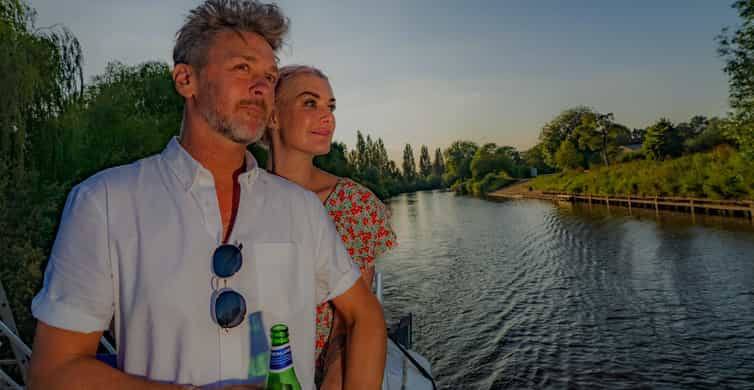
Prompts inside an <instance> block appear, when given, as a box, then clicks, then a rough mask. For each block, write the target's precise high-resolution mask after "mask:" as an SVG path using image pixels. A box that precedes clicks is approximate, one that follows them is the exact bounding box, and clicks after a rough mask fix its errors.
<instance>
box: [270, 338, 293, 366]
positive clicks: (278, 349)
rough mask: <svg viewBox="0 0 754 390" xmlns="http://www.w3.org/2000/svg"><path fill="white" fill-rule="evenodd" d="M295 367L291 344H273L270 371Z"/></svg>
mask: <svg viewBox="0 0 754 390" xmlns="http://www.w3.org/2000/svg"><path fill="white" fill-rule="evenodd" d="M290 368H293V353H292V352H291V345H290V344H289V343H285V344H283V345H273V346H272V348H271V349H270V372H271V373H279V372H284V371H286V370H288V369H290Z"/></svg>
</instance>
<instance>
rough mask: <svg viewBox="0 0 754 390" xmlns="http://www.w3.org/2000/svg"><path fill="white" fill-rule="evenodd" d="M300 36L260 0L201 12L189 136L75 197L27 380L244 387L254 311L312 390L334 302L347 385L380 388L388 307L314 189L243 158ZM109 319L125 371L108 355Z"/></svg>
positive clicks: (219, 3) (182, 34)
mask: <svg viewBox="0 0 754 390" xmlns="http://www.w3.org/2000/svg"><path fill="white" fill-rule="evenodd" d="M287 29H288V26H287V20H286V19H285V18H284V17H283V16H282V14H281V12H280V11H279V9H278V8H277V7H276V6H275V5H270V4H261V3H259V2H257V1H254V0H251V1H248V0H247V1H241V0H207V1H206V2H205V3H204V4H202V5H200V6H199V7H197V8H196V9H194V10H193V11H191V13H190V15H189V17H188V18H187V21H186V24H185V25H184V26H183V27H182V28H181V30H180V31H179V33H178V35H177V39H176V45H175V49H174V53H173V59H174V61H175V68H174V70H173V80H174V83H175V87H176V89H177V91H178V93H179V94H180V95H181V96H183V97H184V98H185V102H186V103H185V109H184V118H183V125H182V129H181V137H180V139H177V138H175V139H173V140H172V141H171V142H170V143H169V144H168V146H167V147H166V149H165V150H164V151H163V152H162V153H161V154H159V155H155V156H151V157H149V158H146V159H143V160H140V161H137V162H135V163H133V164H131V165H127V166H123V167H116V168H113V169H109V170H106V171H103V172H100V173H98V174H96V175H94V176H93V177H91V178H89V179H87V180H86V181H84V182H83V183H81V184H79V185H78V186H76V187H75V188H74V189H73V191H71V193H70V194H69V197H68V200H67V203H66V206H65V210H64V212H63V216H62V219H61V223H60V228H59V231H58V235H57V238H56V240H55V245H54V247H53V249H52V253H51V256H50V261H49V264H48V267H47V270H46V272H45V281H44V287H43V288H42V291H40V292H39V294H38V295H37V296H36V297H35V298H34V301H33V303H32V312H33V314H34V316H35V317H36V318H37V319H38V320H39V323H38V327H37V333H36V337H35V342H34V350H33V354H32V361H31V367H30V375H29V377H30V380H29V388H31V389H69V388H71V389H72V388H76V389H79V388H86V389H89V388H91V389H100V388H107V389H134V388H139V389H189V388H195V387H194V385H200V386H207V387H220V386H226V385H233V384H239V383H244V382H245V381H247V378H248V377H249V375H250V374H249V371H250V369H249V354H250V353H249V350H250V339H251V337H250V334H249V333H250V327H249V324H248V322H249V321H248V319H247V318H248V314H249V313H254V312H261V313H262V318H263V320H264V322H265V326H266V327H267V328H268V329H269V326H270V325H272V324H274V323H284V324H286V325H288V326H289V328H290V337H291V341H290V342H291V347H292V350H293V360H294V366H295V369H296V373H297V374H298V378H299V380H300V382H301V384H302V386H303V387H304V388H312V387H313V376H314V343H315V340H314V324H315V321H314V318H315V317H314V316H315V306H316V304H317V303H319V302H322V301H325V300H332V302H333V303H334V305H335V307H336V309H337V310H338V311H339V312H341V314H342V315H343V317H344V318H345V319H346V321H347V322H348V326H350V327H351V332H350V334H351V335H352V337H351V339H350V340H349V344H348V355H347V357H346V360H347V372H346V379H345V381H346V383H345V387H346V388H349V389H377V388H379V386H380V383H381V379H382V371H383V369H384V363H385V362H384V361H385V348H386V335H385V325H384V318H383V315H382V311H381V308H380V305H379V303H378V302H377V301H376V299H375V298H374V296H373V295H372V294H371V293H370V292H369V291H368V289H367V288H366V286H365V284H364V282H363V281H362V280H361V278H360V277H359V274H358V269H357V268H355V266H354V265H353V264H352V263H351V260H350V258H349V257H348V254H347V252H346V251H345V250H344V248H343V247H342V244H341V243H340V241H339V239H338V236H337V235H336V233H335V229H334V227H333V226H332V223H331V222H330V220H329V218H328V217H327V215H326V214H325V212H324V209H323V208H322V206H321V204H320V203H319V200H318V198H317V196H316V195H314V194H313V193H309V192H307V191H305V190H303V189H302V188H300V187H297V186H295V185H293V184H292V183H290V182H287V181H285V180H284V179H281V178H279V177H276V176H273V175H271V174H268V173H266V172H265V171H263V170H262V169H259V168H258V167H257V165H256V162H255V161H254V158H253V157H252V156H251V154H249V153H248V152H246V146H247V145H248V144H250V143H252V142H255V141H256V140H258V139H259V137H261V135H262V130H263V128H264V127H265V125H266V124H267V121H268V119H269V116H270V109H271V107H272V106H273V101H274V96H273V94H274V92H273V90H274V85H275V82H276V78H277V64H276V58H275V54H274V52H275V51H276V50H277V49H278V48H279V47H280V45H281V43H282V38H283V36H284V34H285V33H286V31H287ZM111 319H114V331H115V337H116V341H117V346H118V367H119V368H120V370H115V369H113V368H110V367H109V366H107V365H105V364H103V363H101V362H99V361H98V360H96V358H95V352H96V350H97V346H98V343H99V340H100V337H101V335H102V332H103V330H105V329H107V327H108V325H109V324H110V321H111Z"/></svg>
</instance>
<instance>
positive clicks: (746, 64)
mask: <svg viewBox="0 0 754 390" xmlns="http://www.w3.org/2000/svg"><path fill="white" fill-rule="evenodd" d="M732 7H733V8H735V9H736V10H737V11H738V15H739V16H740V17H741V19H742V21H743V23H742V24H741V26H740V27H739V28H738V29H737V30H736V31H735V32H733V33H731V32H730V31H729V29H728V28H725V29H723V31H722V33H721V34H720V35H719V36H718V42H719V44H720V46H719V48H718V53H719V55H720V56H721V57H722V58H723V59H724V60H725V67H724V68H723V70H724V71H725V73H727V74H728V78H729V80H728V86H729V89H730V99H729V100H730V106H731V108H732V109H733V113H732V117H731V121H730V123H729V126H728V127H727V129H726V133H727V135H728V137H730V138H731V139H733V140H734V141H735V142H736V143H737V144H738V146H739V148H740V149H741V151H742V152H743V153H744V155H746V156H747V157H749V158H751V159H754V1H752V0H737V1H735V2H734V3H733V5H732Z"/></svg>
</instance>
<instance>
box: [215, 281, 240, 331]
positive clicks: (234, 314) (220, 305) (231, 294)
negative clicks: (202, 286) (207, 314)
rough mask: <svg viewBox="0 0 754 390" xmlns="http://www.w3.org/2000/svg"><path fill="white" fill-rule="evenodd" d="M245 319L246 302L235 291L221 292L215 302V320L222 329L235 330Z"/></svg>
mask: <svg viewBox="0 0 754 390" xmlns="http://www.w3.org/2000/svg"><path fill="white" fill-rule="evenodd" d="M244 317H246V301H245V300H244V299H243V297H242V296H241V294H239V293H237V292H235V291H230V290H228V291H223V292H221V293H220V294H219V295H218V296H217V301H216V302H215V318H217V324H218V325H220V326H221V327H223V328H235V327H236V326H238V325H240V324H241V322H243V319H244Z"/></svg>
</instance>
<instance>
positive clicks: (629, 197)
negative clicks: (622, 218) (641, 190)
mask: <svg viewBox="0 0 754 390" xmlns="http://www.w3.org/2000/svg"><path fill="white" fill-rule="evenodd" d="M628 215H631V195H629V196H628Z"/></svg>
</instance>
